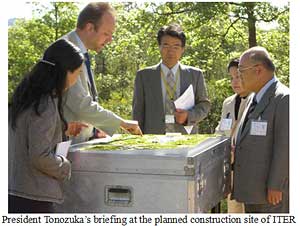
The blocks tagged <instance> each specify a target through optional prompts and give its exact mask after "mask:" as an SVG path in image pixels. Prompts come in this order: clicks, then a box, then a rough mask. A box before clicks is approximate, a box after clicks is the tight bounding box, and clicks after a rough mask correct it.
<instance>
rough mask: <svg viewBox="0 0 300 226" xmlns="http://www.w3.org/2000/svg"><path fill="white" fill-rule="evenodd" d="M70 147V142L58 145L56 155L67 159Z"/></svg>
mask: <svg viewBox="0 0 300 226" xmlns="http://www.w3.org/2000/svg"><path fill="white" fill-rule="evenodd" d="M70 145H71V140H68V141H64V142H60V143H58V144H57V145H56V154H57V155H61V156H64V157H67V154H68V150H69V148H70Z"/></svg>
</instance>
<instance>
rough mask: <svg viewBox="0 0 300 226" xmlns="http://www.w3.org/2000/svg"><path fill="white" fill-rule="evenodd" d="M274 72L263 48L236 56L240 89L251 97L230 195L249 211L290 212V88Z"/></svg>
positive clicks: (240, 133) (241, 126)
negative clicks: (253, 94)
mask: <svg viewBox="0 0 300 226" xmlns="http://www.w3.org/2000/svg"><path fill="white" fill-rule="evenodd" d="M274 72H275V66H274V64H273V62H272V60H271V58H270V56H269V54H268V52H267V50H266V49H264V48H262V47H253V48H250V49H249V50H247V51H246V52H244V53H243V54H242V56H241V58H240V63H239V74H240V77H241V80H242V85H243V86H244V88H245V89H246V90H249V91H253V92H254V93H255V96H254V97H253V100H252V101H251V102H250V104H249V105H248V106H247V107H246V110H245V111H244V114H243V116H242V118H241V121H240V123H239V125H238V126H239V130H238V133H237V140H236V146H235V163H234V189H233V196H234V198H235V199H236V200H238V201H240V202H243V203H245V211H246V212H247V213H288V212H289V89H288V88H287V87H286V86H284V85H283V84H282V83H280V82H279V81H278V79H277V78H276V77H275V76H274Z"/></svg>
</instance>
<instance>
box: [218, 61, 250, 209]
mask: <svg viewBox="0 0 300 226" xmlns="http://www.w3.org/2000/svg"><path fill="white" fill-rule="evenodd" d="M238 65H239V59H233V60H231V61H230V62H229V64H228V66H227V71H228V73H229V74H230V77H231V78H230V79H231V87H232V90H233V91H234V93H235V94H234V95H232V96H230V97H227V98H226V99H225V100H224V102H223V107H222V116H221V121H220V123H219V125H218V126H217V128H216V133H219V134H224V135H226V136H232V134H233V133H234V131H235V129H236V125H237V123H238V122H239V121H240V119H241V116H242V114H243V112H244V110H245V107H246V106H247V104H248V103H249V100H251V95H249V91H246V90H245V89H244V88H243V86H242V84H241V80H240V77H239V75H238ZM234 142H235V141H234V140H233V139H232V145H235V144H234ZM231 154H232V162H233V161H234V156H233V153H231ZM231 179H232V180H233V172H232V178H231ZM227 212H228V213H244V212H245V210H244V205H243V203H240V202H237V201H235V200H233V199H232V198H231V194H229V195H228V198H227Z"/></svg>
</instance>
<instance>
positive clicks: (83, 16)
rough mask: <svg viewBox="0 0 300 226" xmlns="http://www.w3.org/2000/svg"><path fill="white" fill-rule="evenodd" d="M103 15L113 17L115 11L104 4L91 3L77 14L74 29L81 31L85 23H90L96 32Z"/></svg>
mask: <svg viewBox="0 0 300 226" xmlns="http://www.w3.org/2000/svg"><path fill="white" fill-rule="evenodd" d="M105 13H110V14H111V15H115V10H114V8H113V7H112V6H111V5H110V4H108V3H106V2H91V3H89V4H88V5H87V6H86V7H84V8H83V10H82V11H81V12H80V13H79V16H78V19H77V25H76V27H77V28H79V29H83V28H84V27H85V25H86V24H87V23H92V24H93V25H94V26H95V29H96V30H97V28H98V26H100V24H101V22H102V21H101V19H102V17H103V15H104V14H105Z"/></svg>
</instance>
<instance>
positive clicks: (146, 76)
mask: <svg viewBox="0 0 300 226" xmlns="http://www.w3.org/2000/svg"><path fill="white" fill-rule="evenodd" d="M157 41H158V45H159V50H160V54H161V58H162V61H161V62H160V63H159V64H157V65H154V66H151V67H148V68H146V69H143V70H140V71H138V72H137V75H136V78H135V85H134V96H133V104H132V108H133V112H132V116H133V119H134V120H137V121H138V122H139V125H140V128H141V130H142V132H143V133H145V134H164V133H166V132H180V133H183V134H186V133H187V131H186V130H185V128H184V126H193V128H192V131H191V133H197V132H198V123H199V122H200V121H201V120H203V119H204V118H205V117H206V116H207V114H208V112H209V110H210V102H209V100H208V97H207V92H206V86H205V81H204V78H203V75H202V72H201V71H200V69H198V68H195V67H190V66H186V65H183V64H180V63H179V59H180V58H181V56H182V54H183V52H184V47H185V42H186V37H185V34H184V32H183V31H182V29H181V27H180V26H179V25H178V24H171V25H169V26H164V27H162V28H161V29H160V30H159V31H158V34H157ZM190 85H192V86H193V91H194V97H195V105H194V107H192V108H191V109H188V110H184V109H176V108H175V106H174V100H176V99H177V98H178V97H180V96H181V95H182V94H183V93H184V92H185V91H186V89H187V88H188V87H189V86H190Z"/></svg>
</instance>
